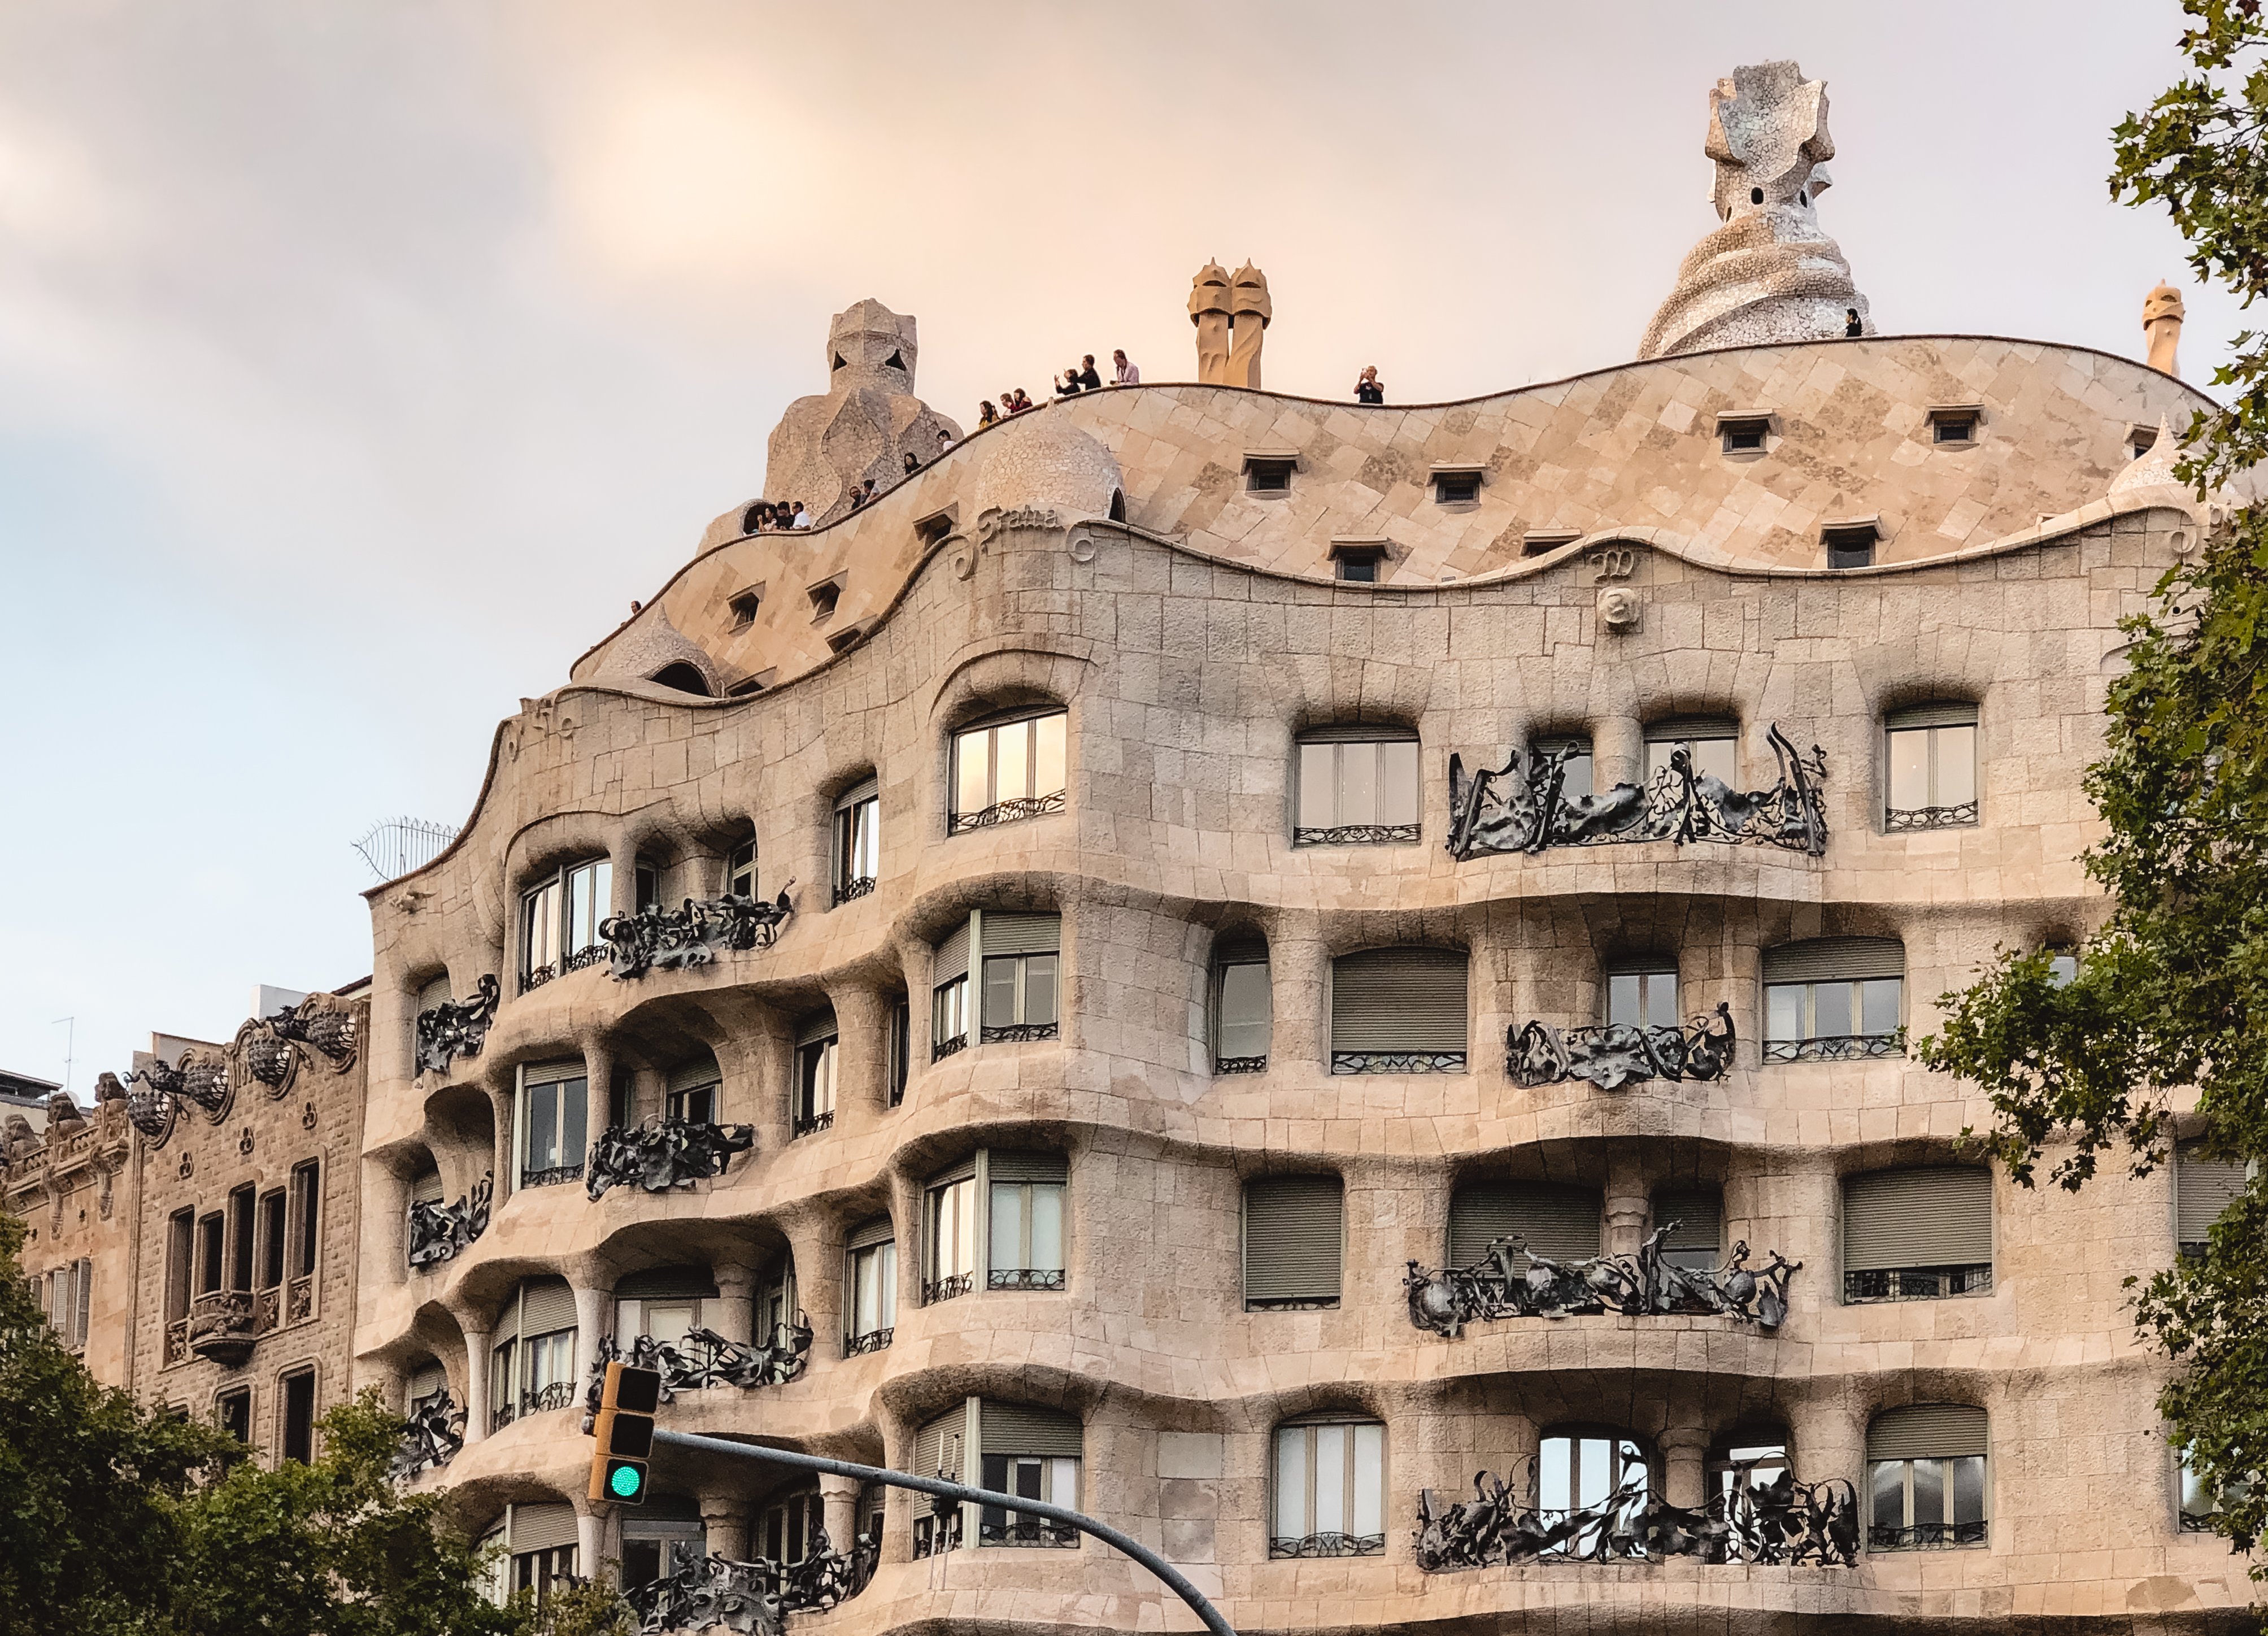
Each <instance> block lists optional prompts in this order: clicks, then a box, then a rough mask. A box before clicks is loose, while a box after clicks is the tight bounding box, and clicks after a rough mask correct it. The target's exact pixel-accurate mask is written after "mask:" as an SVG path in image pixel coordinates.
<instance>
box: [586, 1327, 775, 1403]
mask: <svg viewBox="0 0 2268 1636" xmlns="http://www.w3.org/2000/svg"><path fill="white" fill-rule="evenodd" d="M811 1338H812V1330H811V1326H810V1325H809V1324H808V1323H805V1322H803V1315H802V1314H801V1313H798V1314H797V1315H796V1322H795V1323H784V1324H782V1325H780V1326H779V1329H778V1330H777V1332H776V1333H775V1334H774V1335H773V1337H772V1338H771V1340H770V1342H769V1343H767V1344H766V1345H762V1346H758V1345H745V1346H744V1345H741V1344H740V1342H738V1341H728V1340H726V1339H725V1338H724V1337H723V1336H721V1335H719V1334H718V1333H717V1331H716V1330H706V1329H696V1330H687V1331H686V1333H685V1338H684V1339H683V1340H681V1341H677V1342H668V1341H659V1340H656V1339H655V1338H653V1337H652V1336H651V1335H641V1336H639V1337H637V1338H636V1339H635V1340H633V1341H631V1342H630V1351H629V1352H623V1351H622V1347H621V1346H620V1345H618V1344H617V1343H616V1342H615V1338H614V1337H613V1336H611V1335H609V1336H608V1337H606V1338H604V1339H602V1340H600V1343H599V1347H598V1355H597V1356H596V1357H595V1358H593V1360H592V1361H591V1375H590V1379H589V1381H588V1382H586V1383H585V1386H584V1389H583V1406H584V1408H585V1409H586V1410H588V1411H590V1412H591V1413H593V1414H596V1413H598V1411H599V1396H600V1392H601V1391H603V1390H604V1389H605V1387H606V1383H607V1366H608V1364H609V1363H612V1362H614V1361H615V1360H618V1359H627V1360H629V1361H630V1362H631V1363H634V1364H636V1365H637V1367H640V1368H642V1369H652V1370H653V1371H655V1372H656V1373H657V1374H659V1375H660V1376H661V1400H662V1402H664V1403H670V1402H674V1400H675V1399H676V1396H677V1394H678V1393H680V1392H697V1391H700V1390H702V1389H703V1388H706V1387H711V1386H733V1387H738V1388H740V1389H741V1390H743V1391H752V1390H754V1389H755V1388H757V1387H760V1386H784V1385H786V1384H787V1383H788V1382H790V1381H792V1380H794V1379H795V1378H796V1377H797V1376H798V1375H799V1374H802V1373H803V1371H804V1366H805V1365H806V1364H807V1363H808V1362H809V1361H810V1360H811Z"/></svg>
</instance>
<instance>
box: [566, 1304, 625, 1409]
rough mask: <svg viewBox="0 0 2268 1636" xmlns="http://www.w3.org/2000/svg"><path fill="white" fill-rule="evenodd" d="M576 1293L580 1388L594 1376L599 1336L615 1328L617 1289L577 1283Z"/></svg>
mask: <svg viewBox="0 0 2268 1636" xmlns="http://www.w3.org/2000/svg"><path fill="white" fill-rule="evenodd" d="M573 1292H574V1296H575V1382H576V1387H577V1389H578V1391H579V1390H580V1389H582V1386H583V1383H584V1382H587V1381H588V1380H589V1379H590V1378H591V1369H592V1367H593V1365H594V1364H596V1363H597V1362H598V1361H599V1338H600V1336H602V1335H607V1334H610V1333H612V1332H613V1330H614V1327H615V1324H614V1314H613V1312H612V1311H611V1310H610V1308H612V1307H613V1306H614V1301H615V1290H614V1286H613V1285H612V1284H607V1285H604V1286H600V1285H587V1286H586V1285H582V1284H578V1285H575V1286H573Z"/></svg>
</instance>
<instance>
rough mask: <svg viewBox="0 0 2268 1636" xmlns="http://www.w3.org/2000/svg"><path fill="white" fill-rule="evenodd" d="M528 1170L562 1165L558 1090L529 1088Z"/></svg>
mask: <svg viewBox="0 0 2268 1636" xmlns="http://www.w3.org/2000/svg"><path fill="white" fill-rule="evenodd" d="M526 1162H527V1168H529V1169H531V1170H549V1169H550V1168H552V1167H553V1166H554V1165H556V1164H557V1163H558V1162H559V1087H557V1086H556V1085H531V1086H529V1087H527V1161H526Z"/></svg>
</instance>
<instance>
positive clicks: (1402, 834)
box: [1292, 823, 1421, 846]
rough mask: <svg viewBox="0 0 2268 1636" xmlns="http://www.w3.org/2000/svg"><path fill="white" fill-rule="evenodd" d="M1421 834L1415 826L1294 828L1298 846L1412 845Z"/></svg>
mask: <svg viewBox="0 0 2268 1636" xmlns="http://www.w3.org/2000/svg"><path fill="white" fill-rule="evenodd" d="M1420 836H1421V831H1420V829H1419V827H1418V825H1416V824H1414V823H1341V824H1332V825H1329V827H1327V828H1324V829H1293V830H1292V845H1294V846H1412V845H1415V844H1417V843H1418V840H1419V838H1420Z"/></svg>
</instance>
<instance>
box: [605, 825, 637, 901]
mask: <svg viewBox="0 0 2268 1636" xmlns="http://www.w3.org/2000/svg"><path fill="white" fill-rule="evenodd" d="M607 861H608V863H609V864H610V865H612V866H613V868H614V886H613V889H612V890H611V891H610V892H608V901H607V911H608V913H609V914H614V915H630V914H635V913H637V838H636V837H635V836H630V835H628V834H624V833H620V832H617V833H616V835H615V838H614V842H613V844H611V845H609V846H608V848H607Z"/></svg>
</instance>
